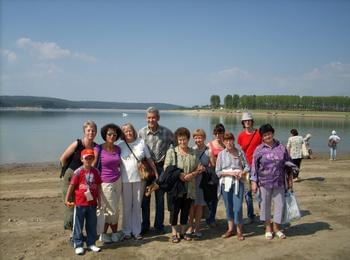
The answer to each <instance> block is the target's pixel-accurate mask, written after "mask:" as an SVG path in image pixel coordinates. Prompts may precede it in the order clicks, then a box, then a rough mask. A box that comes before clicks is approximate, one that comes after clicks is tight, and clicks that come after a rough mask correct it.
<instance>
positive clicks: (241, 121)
mask: <svg viewBox="0 0 350 260" xmlns="http://www.w3.org/2000/svg"><path fill="white" fill-rule="evenodd" d="M244 121H248V120H243V121H241V123H242V126H243V128H245V126H244ZM249 121H252V126H253V125H254V119H249Z"/></svg>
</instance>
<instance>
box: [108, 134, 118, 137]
mask: <svg viewBox="0 0 350 260" xmlns="http://www.w3.org/2000/svg"><path fill="white" fill-rule="evenodd" d="M107 135H108V136H113V137H117V134H116V133H107Z"/></svg>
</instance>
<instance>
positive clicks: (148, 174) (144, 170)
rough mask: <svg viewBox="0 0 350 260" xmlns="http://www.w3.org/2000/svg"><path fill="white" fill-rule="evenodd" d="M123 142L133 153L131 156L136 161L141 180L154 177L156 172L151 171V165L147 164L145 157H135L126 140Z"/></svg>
mask: <svg viewBox="0 0 350 260" xmlns="http://www.w3.org/2000/svg"><path fill="white" fill-rule="evenodd" d="M125 144H126V145H127V147H128V148H129V150H130V151H131V153H132V154H133V156H134V157H135V159H136V161H137V170H138V172H139V174H140V178H141V180H143V181H145V180H152V179H154V178H155V177H156V174H155V172H154V171H153V168H152V167H151V165H150V164H149V162H148V160H147V158H146V157H144V158H143V159H142V160H140V159H139V158H137V156H136V155H135V153H134V151H133V150H132V149H131V147H130V145H129V144H128V143H127V142H126V141H125Z"/></svg>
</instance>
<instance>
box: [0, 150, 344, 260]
mask: <svg viewBox="0 0 350 260" xmlns="http://www.w3.org/2000/svg"><path fill="white" fill-rule="evenodd" d="M349 166H350V158H349V155H341V154H340V155H339V159H338V160H337V161H329V160H328V158H327V157H326V156H323V157H322V156H321V157H318V158H316V159H312V160H303V162H302V171H301V177H302V180H301V181H300V182H298V183H295V186H294V190H295V193H296V196H297V198H298V202H299V205H300V208H301V211H302V215H303V217H302V218H301V219H300V220H299V221H297V222H294V223H292V224H291V225H288V226H285V233H286V235H287V239H286V240H279V239H277V238H274V239H273V240H272V241H266V240H265V238H264V229H263V227H262V226H261V225H260V224H259V223H258V222H257V223H254V224H251V225H246V226H245V236H246V239H245V240H244V241H242V242H239V241H237V239H236V238H235V237H231V238H229V239H222V238H221V237H220V236H221V234H222V233H224V231H225V229H226V221H225V214H224V206H223V202H222V200H220V203H219V209H218V214H217V217H218V219H219V221H218V224H219V225H218V227H217V228H215V229H208V228H207V227H206V226H205V225H204V223H203V225H202V227H203V230H202V233H203V237H202V238H201V239H197V240H193V241H181V242H180V243H179V244H172V243H170V242H169V237H170V233H169V232H170V226H169V225H168V223H169V222H168V219H169V214H168V212H166V213H165V216H166V220H165V223H166V224H167V226H166V230H167V232H168V233H167V234H164V235H155V234H154V233H152V232H151V233H150V235H149V236H146V237H145V238H144V239H143V240H141V241H136V240H128V241H122V242H119V243H116V244H112V245H108V246H104V247H102V252H100V253H92V252H87V253H86V254H85V255H84V256H75V254H74V251H73V249H72V248H71V246H70V245H69V244H68V233H67V232H65V231H64V230H63V222H62V214H63V203H62V199H61V180H60V179H59V177H58V169H57V166H56V165H55V164H54V163H42V164H11V165H3V166H1V167H0V210H1V216H0V223H1V231H0V236H1V237H0V243H1V244H0V246H1V257H0V258H1V259H112V258H113V259H136V258H137V259H169V258H171V259H191V258H192V259H195V258H198V257H199V259H213V258H215V259H232V257H233V256H234V258H236V259H287V258H288V259H350V243H349V234H350V216H349V215H350V193H349V191H350V175H349ZM152 201H153V199H152ZM255 208H256V211H257V205H256V204H255ZM152 209H153V207H152ZM152 213H154V212H152ZM245 213H246V211H245V209H244V217H246V215H245ZM151 219H152V220H153V216H152V218H151ZM121 223H122V219H121V218H120V226H121ZM98 244H99V242H98Z"/></svg>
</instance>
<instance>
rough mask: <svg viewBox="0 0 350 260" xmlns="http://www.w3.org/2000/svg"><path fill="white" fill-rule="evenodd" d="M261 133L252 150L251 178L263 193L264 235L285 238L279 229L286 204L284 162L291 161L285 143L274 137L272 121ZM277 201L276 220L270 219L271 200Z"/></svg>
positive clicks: (261, 207)
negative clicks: (257, 143) (259, 139)
mask: <svg viewBox="0 0 350 260" xmlns="http://www.w3.org/2000/svg"><path fill="white" fill-rule="evenodd" d="M259 132H260V135H261V136H262V141H263V142H262V144H260V145H259V146H258V147H257V148H256V150H255V151H254V154H253V163H252V171H251V178H250V180H251V181H252V191H253V193H255V194H256V192H257V190H258V189H259V193H260V195H261V204H260V220H262V221H265V237H266V239H267V240H271V239H272V238H273V236H274V233H273V232H275V235H276V236H277V237H279V238H280V239H285V238H286V236H285V234H284V233H283V232H282V231H281V230H280V224H281V222H282V213H283V207H284V201H285V198H284V193H285V189H286V187H285V180H286V173H285V162H286V161H290V158H289V155H288V151H287V149H286V147H285V146H284V145H283V144H281V143H280V142H279V141H278V140H276V139H274V138H273V136H274V133H275V130H274V129H273V128H272V126H271V125H270V124H265V125H262V126H261V127H260V129H259ZM272 202H273V204H274V212H273V223H271V204H272Z"/></svg>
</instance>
